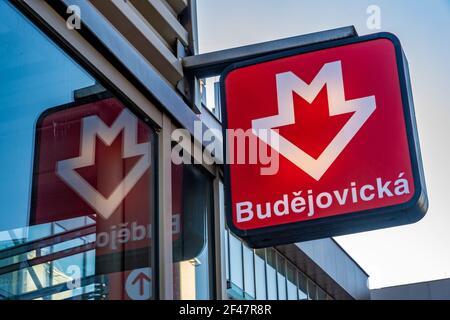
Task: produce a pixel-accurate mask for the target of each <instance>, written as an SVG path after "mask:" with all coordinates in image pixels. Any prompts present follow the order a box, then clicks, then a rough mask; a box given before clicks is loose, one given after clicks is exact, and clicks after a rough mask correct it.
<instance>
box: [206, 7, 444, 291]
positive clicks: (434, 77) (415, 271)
mask: <svg viewBox="0 0 450 320" xmlns="http://www.w3.org/2000/svg"><path fill="white" fill-rule="evenodd" d="M369 5H377V6H378V7H379V8H380V10H381V11H380V13H381V29H380V30H371V29H369V28H368V27H367V24H366V22H367V19H368V17H369V14H367V13H366V10H367V8H368V6H369ZM198 19H199V46H200V52H201V53H204V52H210V51H216V50H220V49H226V48H231V47H237V46H241V45H246V44H251V43H258V42H262V41H268V40H274V39H280V38H285V37H290V36H295V35H300V34H305V33H310V32H315V31H321V30H326V29H331V28H336V27H341V26H347V25H354V26H355V27H356V29H357V31H358V33H359V34H360V35H363V34H369V33H374V32H380V31H389V32H392V33H394V34H396V35H397V36H398V37H399V38H400V40H401V42H402V45H403V48H404V50H405V53H406V56H407V58H408V61H409V66H410V72H411V81H412V86H413V95H414V102H415V109H416V117H417V123H418V130H419V136H420V141H421V148H422V154H423V162H424V169H425V175H426V182H427V188H428V193H429V200H430V208H429V211H428V213H427V215H426V216H425V218H424V219H422V220H421V221H420V222H418V223H416V224H412V225H408V226H401V227H395V228H390V229H383V230H377V231H372V232H365V233H359V234H354V235H348V236H343V237H338V238H336V240H337V241H338V242H339V243H340V244H341V245H342V246H343V247H344V248H345V250H347V251H348V252H349V253H350V254H351V255H352V257H353V258H354V259H355V260H356V261H357V262H358V263H359V264H360V265H361V266H362V267H363V268H364V269H365V270H366V271H367V272H368V273H369V274H370V287H371V288H379V287H385V286H392V285H398V284H404V283H411V282H420V281H428V280H433V279H440V278H448V277H450V250H449V249H448V245H449V244H450V232H449V229H450V215H449V210H448V203H447V199H448V198H449V196H448V195H449V194H450V184H449V182H448V181H450V167H449V163H450V151H449V149H450V147H449V144H448V139H449V137H450V107H449V104H448V102H447V101H448V99H447V91H448V90H449V87H448V86H449V85H448V84H449V82H450V81H449V80H450V79H449V78H450V63H449V61H448V57H449V55H448V53H449V52H450V37H449V35H448V32H449V30H450V1H446V0H433V1H414V2H413V1H407V0H398V1H389V0H382V1H374V0H371V1H367V0H345V1H344V0H341V1H330V0H315V1H306V0H227V1H222V0H198Z"/></svg>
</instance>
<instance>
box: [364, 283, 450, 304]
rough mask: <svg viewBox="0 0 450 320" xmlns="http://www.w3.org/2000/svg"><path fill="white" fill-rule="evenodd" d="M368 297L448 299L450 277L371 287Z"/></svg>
mask: <svg viewBox="0 0 450 320" xmlns="http://www.w3.org/2000/svg"><path fill="white" fill-rule="evenodd" d="M370 297H371V300H449V299H450V279H448V278H447V279H439V280H431V281H424V282H417V283H408V284H403V285H398V286H392V287H384V288H378V289H372V290H370Z"/></svg>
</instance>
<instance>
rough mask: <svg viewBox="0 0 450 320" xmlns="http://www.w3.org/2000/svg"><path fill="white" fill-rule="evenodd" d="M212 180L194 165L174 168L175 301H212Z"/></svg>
mask: <svg viewBox="0 0 450 320" xmlns="http://www.w3.org/2000/svg"><path fill="white" fill-rule="evenodd" d="M211 190H212V179H211V178H210V177H209V175H207V174H206V173H204V172H203V170H201V169H200V168H199V167H196V166H194V165H172V223H173V227H172V232H173V237H172V239H173V261H174V266H173V273H174V274H173V278H174V298H175V299H209V298H210V297H211V292H210V288H211V286H212V283H211V272H212V270H211V268H210V251H211V250H212V249H211V248H210V246H209V239H208V235H209V230H208V227H207V226H208V225H209V222H208V221H209V219H210V217H211V212H212V210H213V209H212V200H211V199H212V195H211Z"/></svg>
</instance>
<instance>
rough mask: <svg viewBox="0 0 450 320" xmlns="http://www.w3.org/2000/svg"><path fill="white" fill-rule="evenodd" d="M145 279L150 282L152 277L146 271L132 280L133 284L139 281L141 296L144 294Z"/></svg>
mask: <svg viewBox="0 0 450 320" xmlns="http://www.w3.org/2000/svg"><path fill="white" fill-rule="evenodd" d="M144 281H147V282H150V281H151V279H150V277H149V276H148V275H146V274H145V273H144V272H141V273H139V274H138V275H137V276H136V278H135V279H134V280H133V281H132V282H131V284H132V285H134V284H136V282H139V294H140V295H141V296H143V295H144Z"/></svg>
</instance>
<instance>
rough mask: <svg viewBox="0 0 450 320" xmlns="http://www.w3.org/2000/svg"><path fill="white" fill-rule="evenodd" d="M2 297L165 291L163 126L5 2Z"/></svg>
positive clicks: (1, 38) (0, 56)
mask: <svg viewBox="0 0 450 320" xmlns="http://www.w3.org/2000/svg"><path fill="white" fill-rule="evenodd" d="M0 30H1V31H0V43H1V44H2V45H1V47H0V83H1V89H0V154H2V155H8V156H7V157H2V158H1V160H0V161H1V164H2V166H3V168H7V170H3V171H2V172H1V173H0V266H1V269H0V299H1V298H8V299H44V300H49V299H114V300H115V299H139V300H146V299H152V298H155V294H154V293H155V292H156V290H155V287H154V286H155V281H154V279H153V270H154V264H155V261H154V260H155V252H154V249H153V248H154V246H153V242H154V239H153V237H152V234H154V230H153V228H154V223H153V219H154V214H155V174H154V171H153V169H154V168H155V166H154V159H155V158H154V157H155V150H154V149H153V146H154V142H155V136H156V135H155V132H154V130H153V129H152V128H151V127H150V126H149V125H148V121H147V120H148V119H147V118H146V117H145V116H144V115H143V114H142V113H141V112H140V111H139V110H137V109H136V108H134V107H133V106H129V105H125V104H124V103H123V102H121V101H120V100H119V99H117V98H115V97H114V95H113V93H111V92H109V91H107V90H106V89H105V88H104V87H102V86H101V85H100V84H99V83H98V82H97V81H96V79H94V78H93V77H92V76H90V75H89V74H88V73H87V72H85V71H84V70H83V68H82V67H80V66H79V65H78V64H77V63H75V62H74V61H73V60H72V59H71V58H70V57H69V56H68V55H67V54H65V53H64V52H63V51H62V50H60V49H59V48H58V47H57V46H56V44H55V43H53V42H52V41H51V40H50V39H49V38H48V37H47V36H45V35H44V34H43V33H42V32H41V31H39V30H38V29H37V28H36V27H35V26H34V25H33V24H32V23H31V22H30V21H28V20H27V19H26V18H25V17H24V16H22V14H21V13H20V12H19V11H17V10H16V9H15V8H14V7H13V6H12V5H10V4H9V3H8V2H7V1H0Z"/></svg>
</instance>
